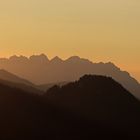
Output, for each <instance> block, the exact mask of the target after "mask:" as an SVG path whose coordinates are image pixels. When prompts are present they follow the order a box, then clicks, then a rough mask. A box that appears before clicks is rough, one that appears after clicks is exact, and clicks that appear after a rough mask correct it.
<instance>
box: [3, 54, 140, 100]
mask: <svg viewBox="0 0 140 140" xmlns="http://www.w3.org/2000/svg"><path fill="white" fill-rule="evenodd" d="M0 68H1V69H5V70H7V71H9V72H11V73H13V74H16V75H18V76H20V77H24V78H25V79H27V80H29V81H31V82H33V83H35V84H38V85H42V84H43V85H44V84H50V83H61V82H63V81H68V82H69V81H75V80H78V79H79V78H80V77H81V76H83V75H85V74H96V75H103V76H110V77H113V79H115V80H116V81H117V82H119V83H121V84H122V85H123V86H124V87H125V88H126V89H127V90H129V91H130V92H131V93H133V94H134V95H135V96H136V97H138V98H140V84H139V83H138V81H137V80H136V79H134V78H133V77H132V76H131V75H130V74H129V73H128V72H126V71H122V70H121V69H120V68H118V67H117V66H115V65H114V64H113V63H111V62H109V63H102V62H101V63H93V62H91V61H89V60H88V59H83V58H80V57H78V56H73V57H70V58H68V59H67V60H62V59H60V58H59V57H55V58H53V59H52V60H49V59H48V57H47V56H46V55H45V54H41V55H33V56H31V57H29V58H27V57H25V56H12V57H10V58H9V59H6V58H1V59H0Z"/></svg>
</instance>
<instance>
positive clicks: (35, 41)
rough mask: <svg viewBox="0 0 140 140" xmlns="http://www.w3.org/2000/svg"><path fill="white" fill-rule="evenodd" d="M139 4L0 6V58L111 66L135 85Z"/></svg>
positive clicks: (121, 0) (30, 1)
mask: <svg viewBox="0 0 140 140" xmlns="http://www.w3.org/2000/svg"><path fill="white" fill-rule="evenodd" d="M139 25H140V1H139V0H117V1H115V0H1V1H0V56H1V57H5V56H6V57H7V56H10V55H13V54H19V55H20V54H22V55H27V56H28V55H31V54H39V53H45V54H47V55H48V56H49V57H53V56H55V55H58V56H60V57H62V58H67V57H68V56H71V55H79V56H81V57H85V58H89V59H90V60H93V61H94V62H99V61H104V62H106V61H113V62H114V63H116V64H117V65H118V66H120V67H122V68H123V69H125V70H127V71H129V72H131V74H132V75H134V76H135V77H136V78H137V79H139V80H140V65H139V60H140V56H139V53H140V26H139Z"/></svg>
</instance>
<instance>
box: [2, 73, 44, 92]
mask: <svg viewBox="0 0 140 140" xmlns="http://www.w3.org/2000/svg"><path fill="white" fill-rule="evenodd" d="M0 84H4V85H8V86H9V87H13V88H19V89H22V90H24V91H27V92H31V93H36V94H43V91H42V90H41V89H39V88H37V86H36V85H34V84H33V83H31V82H29V81H28V80H25V79H23V78H20V77H18V76H16V75H14V74H12V73H10V72H7V71H5V70H0Z"/></svg>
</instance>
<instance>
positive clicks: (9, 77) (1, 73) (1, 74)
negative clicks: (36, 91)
mask: <svg viewBox="0 0 140 140" xmlns="http://www.w3.org/2000/svg"><path fill="white" fill-rule="evenodd" d="M0 79H2V80H6V81H10V82H14V83H22V84H26V85H30V86H31V85H33V84H32V83H31V82H29V81H28V80H25V79H23V78H20V77H18V76H16V75H14V74H12V73H10V72H8V71H6V70H4V69H1V70H0Z"/></svg>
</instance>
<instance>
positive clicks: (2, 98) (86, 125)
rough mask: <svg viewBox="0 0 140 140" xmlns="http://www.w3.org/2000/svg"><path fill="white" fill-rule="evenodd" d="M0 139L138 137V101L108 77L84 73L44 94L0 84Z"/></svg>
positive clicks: (63, 139) (139, 103) (139, 104)
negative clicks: (78, 77)
mask: <svg viewBox="0 0 140 140" xmlns="http://www.w3.org/2000/svg"><path fill="white" fill-rule="evenodd" d="M0 112H1V117H0V130H1V134H0V139H6V140H9V139H14V140H19V139H20V140H25V139H27V140H28V139H30V140H38V139H41V140H47V139H52V140H65V139H67V140H71V139H73V140H77V139H110V140H112V139H116V140H117V139H134V140H135V139H137V138H138V139H139V138H140V134H139V130H140V127H139V126H140V102H139V101H138V100H137V99H136V98H135V97H134V96H133V95H132V94H131V93H129V92H128V91H127V90H126V89H125V88H123V87H122V86H121V85H120V84H119V83H117V82H116V81H114V80H113V79H112V78H110V77H105V76H94V75H85V76H83V77H81V78H80V79H79V80H78V81H75V82H71V83H69V84H66V85H64V86H61V87H60V86H53V87H52V88H50V89H49V90H48V91H47V92H46V93H45V94H44V95H41V96H40V95H37V94H32V93H29V92H27V91H23V90H22V89H20V88H13V87H10V86H9V85H6V83H5V84H2V83H0Z"/></svg>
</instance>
